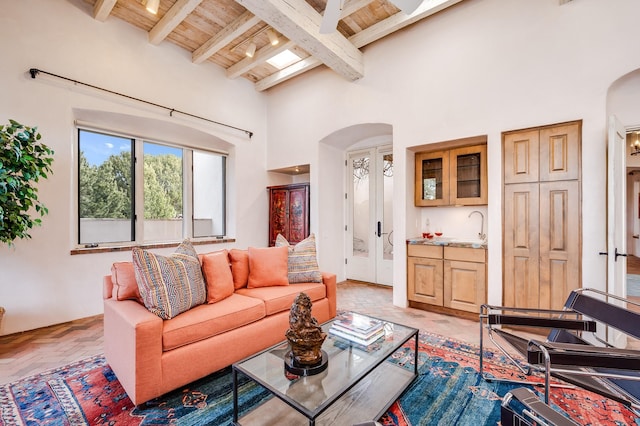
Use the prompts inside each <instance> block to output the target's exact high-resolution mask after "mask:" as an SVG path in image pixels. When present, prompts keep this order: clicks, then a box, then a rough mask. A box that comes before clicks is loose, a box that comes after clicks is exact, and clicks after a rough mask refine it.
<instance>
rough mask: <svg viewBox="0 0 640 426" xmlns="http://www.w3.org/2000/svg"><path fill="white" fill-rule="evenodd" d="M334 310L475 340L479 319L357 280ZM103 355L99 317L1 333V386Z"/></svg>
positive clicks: (341, 287)
mask: <svg viewBox="0 0 640 426" xmlns="http://www.w3.org/2000/svg"><path fill="white" fill-rule="evenodd" d="M337 300H338V309H341V310H352V311H356V312H360V313H364V314H369V315H371V316H375V317H378V318H383V319H386V320H389V321H393V322H397V323H401V324H406V325H409V326H412V327H415V328H419V329H420V330H425V331H430V332H433V333H437V334H441V335H444V336H448V337H452V338H455V339H458V340H463V341H466V342H470V343H476V344H477V343H478V342H479V324H478V322H474V321H470V320H466V319H461V318H456V317H452V316H446V315H441V314H436V313H431V312H426V311H421V310H418V309H411V308H406V309H404V308H399V307H397V306H394V305H393V303H392V291H391V288H389V287H383V286H376V285H370V284H366V283H360V282H355V281H346V282H343V283H339V284H338V297H337ZM101 353H103V329H102V315H98V316H95V317H91V318H84V319H80V320H76V321H72V322H68V323H64V324H59V325H54V326H51V327H45V328H41V329H37V330H33V331H27V332H23V333H16V334H11V335H7V336H0V384H3V383H9V382H12V381H15V380H17V379H19V378H22V377H26V376H29V375H32V374H35V373H39V372H42V371H44V370H47V369H50V368H55V367H60V366H63V365H66V364H68V363H70V362H72V361H76V360H79V359H83V358H87V357H89V356H92V355H97V354H101Z"/></svg>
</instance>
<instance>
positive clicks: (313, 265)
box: [276, 234, 322, 284]
mask: <svg viewBox="0 0 640 426" xmlns="http://www.w3.org/2000/svg"><path fill="white" fill-rule="evenodd" d="M276 247H288V248H289V265H288V270H289V283H292V284H293V283H321V282H322V274H321V273H320V268H319V267H318V260H317V257H316V237H315V235H314V234H311V235H309V236H308V237H307V238H305V239H304V240H302V241H300V242H299V243H298V244H296V245H295V246H291V245H290V244H289V242H288V241H287V239H286V238H285V237H283V236H282V235H281V234H278V236H277V237H276Z"/></svg>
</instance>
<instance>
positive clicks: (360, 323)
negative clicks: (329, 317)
mask: <svg viewBox="0 0 640 426" xmlns="http://www.w3.org/2000/svg"><path fill="white" fill-rule="evenodd" d="M329 333H331V334H333V335H335V336H338V337H342V338H343V339H347V340H350V341H352V342H354V343H357V344H359V345H364V346H368V345H370V344H372V343H373V342H375V341H376V340H378V339H379V338H381V337H383V336H384V323H383V322H382V321H380V320H377V319H375V318H369V317H367V316H364V315H360V314H357V313H353V312H349V313H346V314H343V315H341V316H340V317H338V318H336V319H335V321H333V324H332V325H331V328H330V329H329Z"/></svg>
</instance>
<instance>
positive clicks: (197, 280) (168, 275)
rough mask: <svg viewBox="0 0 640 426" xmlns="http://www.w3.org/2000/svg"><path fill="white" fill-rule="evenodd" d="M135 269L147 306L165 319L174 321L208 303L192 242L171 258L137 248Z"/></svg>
mask: <svg viewBox="0 0 640 426" xmlns="http://www.w3.org/2000/svg"><path fill="white" fill-rule="evenodd" d="M133 266H134V269H135V274H136V281H137V282H138V288H139V290H140V296H142V301H143V302H144V306H146V307H147V309H148V310H149V311H150V312H152V313H154V314H156V315H157V316H159V317H160V318H162V319H165V320H167V319H171V318H173V317H175V316H176V315H178V314H181V313H182V312H185V311H187V310H189V309H191V308H192V307H194V306H197V305H201V304H203V303H204V302H205V301H206V300H207V293H206V285H205V282H204V278H203V277H202V270H201V269H200V261H199V260H198V254H197V253H196V251H195V249H194V248H193V246H192V245H191V242H190V241H189V240H184V241H183V242H182V244H180V246H178V248H177V249H176V251H175V253H173V254H171V255H170V256H160V255H158V254H153V253H151V252H150V251H147V250H144V249H142V248H140V247H134V248H133Z"/></svg>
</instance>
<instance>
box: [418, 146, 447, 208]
mask: <svg viewBox="0 0 640 426" xmlns="http://www.w3.org/2000/svg"><path fill="white" fill-rule="evenodd" d="M447 204H449V152H448V151H433V152H422V153H418V154H416V206H445V205H447Z"/></svg>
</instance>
